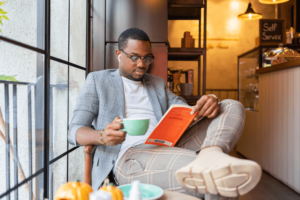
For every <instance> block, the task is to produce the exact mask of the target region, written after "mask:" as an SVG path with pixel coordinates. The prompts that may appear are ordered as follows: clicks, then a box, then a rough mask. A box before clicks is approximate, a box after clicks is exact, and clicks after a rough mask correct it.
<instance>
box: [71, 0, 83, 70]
mask: <svg viewBox="0 0 300 200" xmlns="http://www.w3.org/2000/svg"><path fill="white" fill-rule="evenodd" d="M86 2H87V1H86V0H72V1H70V3H71V5H70V8H71V9H70V62H71V63H74V64H77V65H80V66H82V67H85V59H86V55H85V54H86V52H85V51H86V48H85V47H86Z"/></svg>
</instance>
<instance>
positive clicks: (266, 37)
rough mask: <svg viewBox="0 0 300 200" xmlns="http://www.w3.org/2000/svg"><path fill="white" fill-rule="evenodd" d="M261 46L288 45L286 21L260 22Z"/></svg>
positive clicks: (263, 20)
mask: <svg viewBox="0 0 300 200" xmlns="http://www.w3.org/2000/svg"><path fill="white" fill-rule="evenodd" d="M259 41H260V45H277V44H280V43H283V44H285V43H286V33H285V20H284V19H261V20H259Z"/></svg>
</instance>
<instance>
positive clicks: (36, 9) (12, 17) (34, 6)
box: [0, 0, 45, 49]
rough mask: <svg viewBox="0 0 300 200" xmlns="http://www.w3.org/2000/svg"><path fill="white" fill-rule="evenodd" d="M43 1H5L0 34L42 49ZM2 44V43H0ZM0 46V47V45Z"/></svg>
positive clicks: (2, 7)
mask: <svg viewBox="0 0 300 200" xmlns="http://www.w3.org/2000/svg"><path fill="white" fill-rule="evenodd" d="M44 2H45V1H38V0H31V1H6V3H5V4H4V5H2V6H1V9H3V10H4V11H6V12H7V14H5V15H6V17H8V19H9V20H5V19H4V20H3V21H2V23H3V26H1V27H0V29H1V30H2V33H1V32H0V35H2V36H5V37H8V38H11V39H13V40H16V41H19V42H22V43H25V44H28V45H31V46H34V47H38V48H41V49H44V27H45V26H44V23H45V20H44V19H45V16H44V15H45V6H44ZM1 46H2V45H1ZM1 48H2V47H1Z"/></svg>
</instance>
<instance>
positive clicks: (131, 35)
mask: <svg viewBox="0 0 300 200" xmlns="http://www.w3.org/2000/svg"><path fill="white" fill-rule="evenodd" d="M128 39H133V40H142V41H148V42H149V43H150V39H149V37H148V35H147V33H145V32H144V31H143V30H141V29H138V28H129V29H127V30H125V31H123V32H122V33H121V35H120V36H119V39H118V48H119V49H125V48H126V47H127V43H128ZM150 45H151V43H150Z"/></svg>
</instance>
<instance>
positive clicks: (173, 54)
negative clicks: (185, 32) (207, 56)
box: [168, 48, 204, 60]
mask: <svg viewBox="0 0 300 200" xmlns="http://www.w3.org/2000/svg"><path fill="white" fill-rule="evenodd" d="M203 52H204V49H203V48H169V49H168V60H196V59H198V58H199V56H201V55H203Z"/></svg>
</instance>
